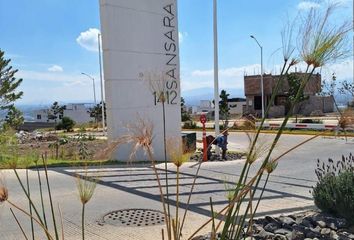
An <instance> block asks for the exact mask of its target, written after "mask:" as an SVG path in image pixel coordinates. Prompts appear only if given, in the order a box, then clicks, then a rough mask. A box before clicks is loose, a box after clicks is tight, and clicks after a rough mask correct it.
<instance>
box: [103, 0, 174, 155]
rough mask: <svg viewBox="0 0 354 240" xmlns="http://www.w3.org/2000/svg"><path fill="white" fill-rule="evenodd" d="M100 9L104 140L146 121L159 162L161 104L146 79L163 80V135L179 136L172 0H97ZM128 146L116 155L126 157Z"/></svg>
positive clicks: (162, 142) (161, 145)
mask: <svg viewBox="0 0 354 240" xmlns="http://www.w3.org/2000/svg"><path fill="white" fill-rule="evenodd" d="M100 13H101V31H102V46H103V60H104V79H105V94H106V102H107V127H108V138H109V140H115V139H117V138H119V137H120V136H122V135H124V134H125V133H126V131H127V129H126V126H127V124H129V123H134V122H135V121H136V120H137V119H138V118H139V117H140V118H143V119H148V120H150V121H151V122H152V123H153V126H154V141H153V147H154V154H155V158H156V160H164V141H163V136H164V134H163V112H162V104H161V103H160V102H159V101H158V99H159V97H158V95H159V94H158V93H157V92H155V91H156V89H151V87H149V80H150V81H161V79H163V80H164V86H162V88H163V89H162V90H163V91H164V92H165V96H166V103H165V116H166V137H167V139H169V138H172V137H181V134H180V133H181V112H180V111H181V109H180V98H181V97H180V79H179V76H180V74H179V47H178V46H179V45H178V23H177V0H100ZM157 91H158V89H157ZM130 150H131V147H130V146H127V145H126V146H122V147H120V148H119V149H118V151H117V153H116V159H117V160H127V159H128V157H129V155H130ZM137 158H138V159H143V158H144V159H146V157H144V156H143V154H141V153H140V154H138V156H137Z"/></svg>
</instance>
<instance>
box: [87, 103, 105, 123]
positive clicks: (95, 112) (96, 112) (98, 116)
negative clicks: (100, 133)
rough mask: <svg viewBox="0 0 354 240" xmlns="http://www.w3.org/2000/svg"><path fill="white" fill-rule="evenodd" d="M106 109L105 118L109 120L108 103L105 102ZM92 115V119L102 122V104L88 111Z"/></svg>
mask: <svg viewBox="0 0 354 240" xmlns="http://www.w3.org/2000/svg"><path fill="white" fill-rule="evenodd" d="M103 108H104V118H105V119H107V112H106V103H105V102H103ZM87 112H88V113H89V114H90V117H92V118H94V119H95V121H96V122H100V121H102V102H100V103H99V104H97V105H95V106H94V107H92V108H89V110H88V111H87Z"/></svg>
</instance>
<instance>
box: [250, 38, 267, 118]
mask: <svg viewBox="0 0 354 240" xmlns="http://www.w3.org/2000/svg"><path fill="white" fill-rule="evenodd" d="M250 37H251V38H253V39H254V40H255V41H256V43H257V44H258V46H259V48H260V49H261V92H262V118H264V84H263V75H264V73H263V47H262V45H261V44H259V42H258V41H257V39H256V38H255V37H254V36H253V35H251V36H250Z"/></svg>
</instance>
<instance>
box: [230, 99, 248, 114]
mask: <svg viewBox="0 0 354 240" xmlns="http://www.w3.org/2000/svg"><path fill="white" fill-rule="evenodd" d="M228 106H229V108H230V114H239V115H242V114H243V111H244V109H245V108H246V99H244V98H229V99H228Z"/></svg>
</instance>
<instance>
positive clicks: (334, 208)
mask: <svg viewBox="0 0 354 240" xmlns="http://www.w3.org/2000/svg"><path fill="white" fill-rule="evenodd" d="M353 163H354V157H353V155H351V154H350V155H349V157H344V156H343V157H342V160H341V161H338V162H336V163H334V162H333V160H332V159H329V160H328V163H326V164H325V163H322V165H321V164H320V162H319V161H318V164H317V169H316V175H317V177H318V180H319V182H318V183H317V184H316V186H315V187H314V189H313V192H312V194H313V197H314V200H315V204H316V206H317V207H318V208H319V209H321V210H322V211H324V212H327V213H330V214H333V215H335V216H337V217H342V218H345V219H346V220H347V221H348V223H349V224H354V165H353Z"/></svg>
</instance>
